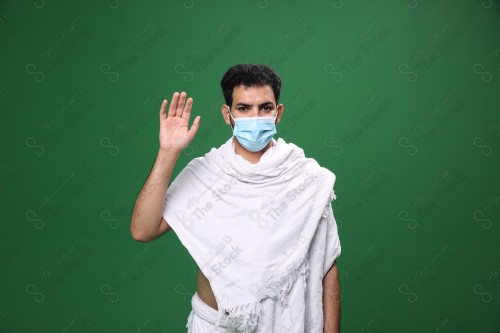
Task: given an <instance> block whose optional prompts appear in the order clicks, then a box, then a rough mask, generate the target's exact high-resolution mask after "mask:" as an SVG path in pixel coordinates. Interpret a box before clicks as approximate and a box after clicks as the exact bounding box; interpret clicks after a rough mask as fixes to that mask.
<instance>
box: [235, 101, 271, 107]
mask: <svg viewBox="0 0 500 333" xmlns="http://www.w3.org/2000/svg"><path fill="white" fill-rule="evenodd" d="M268 104H271V105H274V103H273V102H271V101H268V102H264V103H262V104H259V106H260V107H263V106H266V105H268ZM238 106H251V104H247V103H242V102H239V103H237V104H236V106H235V108H237V107H238Z"/></svg>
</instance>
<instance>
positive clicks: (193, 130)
mask: <svg viewBox="0 0 500 333" xmlns="http://www.w3.org/2000/svg"><path fill="white" fill-rule="evenodd" d="M200 118H201V117H200V116H196V118H194V122H193V124H192V125H191V128H190V129H189V131H188V135H189V140H190V141H191V140H193V138H194V136H195V135H196V133H198V129H199V128H200Z"/></svg>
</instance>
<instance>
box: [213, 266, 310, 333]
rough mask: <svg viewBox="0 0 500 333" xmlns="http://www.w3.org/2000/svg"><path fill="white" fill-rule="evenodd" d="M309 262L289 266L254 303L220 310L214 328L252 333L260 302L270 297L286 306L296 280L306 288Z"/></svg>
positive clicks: (257, 319)
mask: <svg viewBox="0 0 500 333" xmlns="http://www.w3.org/2000/svg"><path fill="white" fill-rule="evenodd" d="M309 272H310V268H309V260H308V258H307V257H305V258H304V260H303V261H302V263H300V264H299V265H296V266H291V267H290V266H289V269H288V271H287V274H284V275H282V276H281V277H279V278H278V279H277V280H276V281H271V282H269V283H268V285H267V286H266V287H265V290H264V291H263V292H261V293H259V297H258V299H257V300H256V301H254V302H250V303H244V304H239V305H236V306H233V307H227V308H222V309H221V311H219V313H218V316H217V321H216V323H215V325H216V327H220V325H224V326H226V327H227V326H229V327H231V328H234V329H236V330H237V332H241V333H251V332H254V331H255V329H256V327H257V323H258V321H259V318H260V315H261V300H263V299H265V298H267V297H271V298H273V299H277V300H278V301H279V303H280V304H281V306H283V307H287V306H288V293H289V292H290V289H291V288H292V287H293V284H294V283H295V281H297V279H299V278H302V279H303V280H304V288H305V287H306V286H307V279H308V277H309Z"/></svg>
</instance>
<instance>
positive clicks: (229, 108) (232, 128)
mask: <svg viewBox="0 0 500 333" xmlns="http://www.w3.org/2000/svg"><path fill="white" fill-rule="evenodd" d="M227 109H228V110H229V116H230V117H231V118H232V119H233V122H234V123H235V124H236V121H234V118H233V115H232V114H231V107H230V106H228V107H227ZM229 123H230V124H231V121H229ZM231 130H232V131H234V126H233V124H231Z"/></svg>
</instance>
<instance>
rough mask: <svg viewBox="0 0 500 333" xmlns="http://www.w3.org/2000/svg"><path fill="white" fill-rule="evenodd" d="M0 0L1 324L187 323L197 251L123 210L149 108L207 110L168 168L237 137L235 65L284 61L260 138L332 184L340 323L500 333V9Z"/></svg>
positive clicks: (154, 326) (149, 160)
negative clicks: (185, 105)
mask: <svg viewBox="0 0 500 333" xmlns="http://www.w3.org/2000/svg"><path fill="white" fill-rule="evenodd" d="M0 10H1V12H0V52H1V59H2V61H1V62H0V66H1V76H0V110H1V115H0V117H1V122H0V123H1V125H0V129H1V130H0V133H1V142H2V154H1V155H0V202H1V204H2V211H3V212H4V214H3V217H2V227H1V229H0V276H1V282H2V283H1V296H0V331H1V332H32V331H34V330H36V331H37V332H54V331H62V330H63V329H66V330H67V331H69V332H71V331H73V332H136V331H142V332H185V324H186V320H187V316H188V314H189V311H190V310H191V305H190V299H191V296H192V294H193V293H194V291H195V290H196V273H197V270H196V265H195V263H194V261H193V260H192V259H191V257H190V256H189V254H188V252H187V250H186V249H185V248H183V247H182V245H181V243H180V242H179V240H178V238H177V237H176V236H175V233H173V232H169V233H167V234H165V235H164V236H163V237H161V238H159V239H157V240H155V241H154V242H151V243H147V244H145V243H140V242H136V241H134V240H133V239H132V237H131V235H130V231H129V224H130V218H131V213H132V209H133V205H134V202H135V199H136V197H137V194H138V192H139V191H140V189H141V187H142V185H143V182H144V181H145V179H146V177H147V176H148V173H149V170H150V168H151V166H152V165H153V162H154V160H155V157H156V153H157V150H158V147H159V143H158V129H159V127H158V111H159V107H160V104H161V100H162V99H164V98H166V99H168V100H169V101H170V99H171V96H172V94H173V92H175V91H179V92H180V91H186V92H187V93H188V97H193V99H194V104H193V113H192V114H193V116H192V117H191V122H192V120H193V119H194V117H195V116H196V115H201V127H200V130H199V131H198V134H197V136H196V137H195V139H194V140H193V142H192V143H191V145H190V146H189V147H187V148H186V150H185V151H184V152H183V154H182V155H181V156H180V157H179V160H178V163H177V164H176V166H175V169H174V175H173V176H175V175H177V174H178V172H179V171H180V170H182V168H183V167H184V166H185V165H186V164H187V163H188V162H189V161H190V160H191V159H192V158H194V157H197V156H202V155H203V154H205V153H206V152H208V151H209V150H210V149H211V148H212V147H219V146H220V145H221V144H222V143H224V142H225V141H226V140H227V139H228V138H229V137H230V135H231V130H230V128H229V126H228V125H226V124H225V123H224V122H223V119H222V117H221V113H220V107H221V105H222V104H223V103H224V102H223V97H222V93H221V90H220V86H219V82H220V79H221V77H222V75H223V74H224V72H225V71H226V70H227V68H229V67H230V66H233V65H235V64H238V63H264V64H267V65H270V66H271V67H273V68H274V69H275V70H276V71H277V72H278V73H279V74H280V76H281V79H282V97H281V101H280V102H281V103H283V104H284V106H285V111H284V113H283V119H282V121H281V123H280V124H279V125H278V127H277V131H278V133H277V135H276V136H275V138H278V137H282V138H283V139H284V140H285V141H286V142H293V143H295V144H297V145H298V146H300V147H302V148H303V149H304V151H305V153H306V156H309V157H312V158H315V159H316V160H317V161H318V162H319V163H320V165H322V166H324V167H326V168H328V169H330V170H331V171H333V172H334V173H335V174H336V176H337V181H336V184H335V193H336V195H337V200H336V201H334V202H333V209H334V213H335V217H336V220H337V224H338V228H339V235H340V240H341V244H342V255H341V256H340V257H339V259H338V266H339V270H340V279H341V286H342V310H341V311H342V319H341V325H342V332H360V331H364V332H430V331H432V332H435V330H438V331H439V332H500V319H499V317H498V313H499V309H500V277H499V275H500V260H499V256H498V254H499V253H500V251H499V247H500V245H499V228H500V225H499V217H500V208H499V201H500V193H499V185H500V184H499V179H498V167H499V165H500V164H499V160H500V158H499V156H500V128H499V126H500V116H499V111H500V108H499V102H500V97H499V95H500V94H499V92H500V59H499V58H500V38H499V37H500V33H499V32H500V3H498V1H486V0H484V1H480V0H474V1H451V0H447V1H430V2H429V1H427V2H424V1H418V0H412V1H384V2H383V4H382V2H375V1H356V2H348V1H340V0H335V1H310V2H305V1H277V0H261V1H258V0H247V1H243V0H236V1H217V2H211V3H208V2H204V1H198V0H191V1H189V0H186V1H170V2H166V1H164V2H162V1H143V2H141V3H139V2H135V3H131V2H126V1H120V0H110V1H98V2H97V1H94V2H92V1H89V2H80V3H73V2H64V1H51V0H36V1H27V2H23V3H21V2H17V1H2V2H1V4H0ZM495 170H496V171H495ZM172 179H173V178H172Z"/></svg>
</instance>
